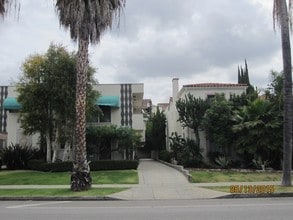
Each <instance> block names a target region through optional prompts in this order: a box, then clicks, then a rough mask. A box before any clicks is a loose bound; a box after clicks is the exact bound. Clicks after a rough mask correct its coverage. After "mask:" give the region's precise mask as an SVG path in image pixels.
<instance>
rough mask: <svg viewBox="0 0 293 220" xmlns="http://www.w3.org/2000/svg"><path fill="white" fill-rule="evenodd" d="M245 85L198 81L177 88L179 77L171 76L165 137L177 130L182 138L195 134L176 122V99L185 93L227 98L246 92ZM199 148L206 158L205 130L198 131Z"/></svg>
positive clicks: (181, 97) (205, 97)
mask: <svg viewBox="0 0 293 220" xmlns="http://www.w3.org/2000/svg"><path fill="white" fill-rule="evenodd" d="M246 88H247V86H246V85H243V84H232V83H199V84H188V85H183V86H182V88H181V89H180V90H179V79H178V78H173V80H172V97H171V98H170V101H169V106H168V108H167V109H166V110H165V111H164V112H165V114H166V118H167V126H166V127H167V128H166V133H167V137H170V136H171V135H172V133H174V132H177V134H178V135H181V137H183V138H191V139H194V138H195V135H194V132H193V130H192V129H190V128H188V127H186V128H183V126H182V124H181V123H180V122H178V121H177V120H178V118H179V115H178V111H177V110H176V101H177V100H179V99H184V98H185V95H187V94H189V93H190V94H192V95H193V96H194V97H195V98H202V99H208V98H212V97H213V96H215V95H216V94H224V95H225V97H226V98H227V99H229V98H230V96H232V95H241V94H243V93H245V92H246ZM200 145H201V146H200V148H201V149H202V152H203V153H202V155H203V156H204V158H205V159H206V158H207V154H208V152H209V150H210V149H209V148H210V146H209V141H208V140H207V138H206V135H205V132H204V131H200ZM167 150H170V143H169V139H168V138H167Z"/></svg>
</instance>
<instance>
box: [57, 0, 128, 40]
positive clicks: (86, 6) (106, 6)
mask: <svg viewBox="0 0 293 220" xmlns="http://www.w3.org/2000/svg"><path fill="white" fill-rule="evenodd" d="M124 6H125V0H57V2H56V5H55V8H56V11H57V13H58V16H59V22H60V24H61V25H62V26H64V27H65V28H69V29H70V34H71V38H72V39H73V40H77V39H78V38H82V39H89V41H90V42H91V43H98V42H99V40H100V37H101V34H102V33H103V32H104V31H105V30H106V29H107V28H111V27H112V22H113V20H114V17H115V16H116V18H117V17H119V16H117V15H120V12H121V10H122V8H123V7H124Z"/></svg>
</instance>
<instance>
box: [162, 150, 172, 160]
mask: <svg viewBox="0 0 293 220" xmlns="http://www.w3.org/2000/svg"><path fill="white" fill-rule="evenodd" d="M171 157H172V153H171V152H169V151H166V150H162V151H160V153H159V159H160V160H163V161H166V162H168V163H170V162H171Z"/></svg>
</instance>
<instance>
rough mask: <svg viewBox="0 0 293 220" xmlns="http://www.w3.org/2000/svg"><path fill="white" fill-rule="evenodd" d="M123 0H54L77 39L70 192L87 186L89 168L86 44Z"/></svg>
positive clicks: (94, 40)
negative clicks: (73, 140) (73, 141)
mask: <svg viewBox="0 0 293 220" xmlns="http://www.w3.org/2000/svg"><path fill="white" fill-rule="evenodd" d="M124 4H125V0H103V1H99V0H92V1H89V0H57V2H56V10H57V13H58V15H59V21H60V24H61V25H62V26H64V27H65V28H68V29H69V30H70V35H71V38H72V39H73V40H75V41H77V42H78V53H77V80H76V103H75V110H76V123H75V143H74V151H75V154H74V155H75V156H74V166H73V172H72V175H71V189H72V190H73V191H81V190H87V189H89V188H90V187H91V176H90V167H89V163H88V161H87V153H86V116H85V115H86V114H85V109H86V105H85V103H86V82H87V72H88V63H89V61H88V47H89V44H90V43H93V44H95V43H99V41H100V37H101V34H102V33H103V32H104V31H105V30H106V29H108V28H109V27H111V26H112V21H113V17H114V16H115V15H120V13H119V12H120V10H121V9H122V8H123V7H124Z"/></svg>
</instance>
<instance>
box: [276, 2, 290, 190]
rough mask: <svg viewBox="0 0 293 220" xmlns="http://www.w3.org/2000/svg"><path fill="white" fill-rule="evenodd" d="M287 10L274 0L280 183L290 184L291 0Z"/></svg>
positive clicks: (283, 3)
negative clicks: (280, 95)
mask: <svg viewBox="0 0 293 220" xmlns="http://www.w3.org/2000/svg"><path fill="white" fill-rule="evenodd" d="M288 2H289V10H288V7H287V1H286V0H274V10H273V15H274V16H273V18H274V26H275V22H276V23H277V24H278V25H279V27H280V29H281V43H282V56H283V71H284V81H283V88H284V108H283V111H284V125H283V176H282V185H283V186H291V185H292V180H291V170H292V117H293V115H292V114H293V100H292V61H291V43H290V30H289V29H290V27H292V22H291V18H292V14H291V7H292V2H293V1H292V0H289V1H288Z"/></svg>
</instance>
